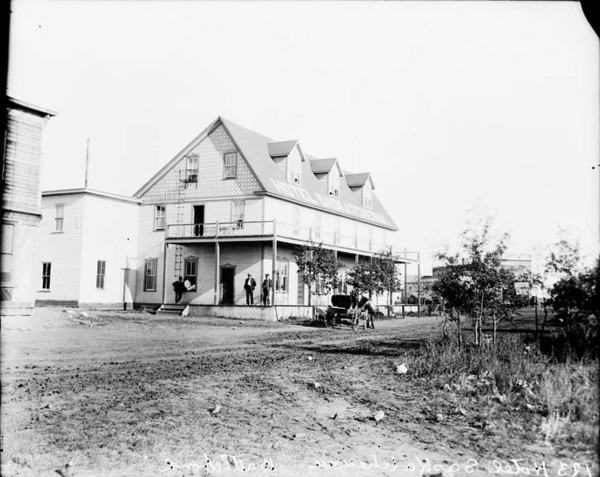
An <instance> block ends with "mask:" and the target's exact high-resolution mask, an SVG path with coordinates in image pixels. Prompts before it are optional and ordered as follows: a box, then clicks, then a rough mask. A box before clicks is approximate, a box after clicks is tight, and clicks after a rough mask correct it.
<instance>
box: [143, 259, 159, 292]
mask: <svg viewBox="0 0 600 477" xmlns="http://www.w3.org/2000/svg"><path fill="white" fill-rule="evenodd" d="M157 268H158V260H157V259H156V258H153V259H150V260H146V264H145V266H144V291H156V270H157Z"/></svg>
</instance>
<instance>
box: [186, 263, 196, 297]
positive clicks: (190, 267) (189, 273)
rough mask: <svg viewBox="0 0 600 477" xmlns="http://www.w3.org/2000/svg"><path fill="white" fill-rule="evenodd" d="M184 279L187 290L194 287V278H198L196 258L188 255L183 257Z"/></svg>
mask: <svg viewBox="0 0 600 477" xmlns="http://www.w3.org/2000/svg"><path fill="white" fill-rule="evenodd" d="M184 270H185V279H184V283H185V284H186V288H187V289H188V291H191V290H195V289H196V280H197V278H198V259H196V258H195V257H188V258H186V259H185V268H184Z"/></svg>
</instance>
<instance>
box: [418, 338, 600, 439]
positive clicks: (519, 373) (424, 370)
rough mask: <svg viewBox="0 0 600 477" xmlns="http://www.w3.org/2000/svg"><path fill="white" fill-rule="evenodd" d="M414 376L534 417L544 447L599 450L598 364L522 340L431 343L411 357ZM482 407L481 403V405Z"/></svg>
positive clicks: (470, 397) (481, 400)
mask: <svg viewBox="0 0 600 477" xmlns="http://www.w3.org/2000/svg"><path fill="white" fill-rule="evenodd" d="M407 364H408V368H409V369H410V372H411V374H412V375H413V376H415V377H416V378H417V379H420V380H422V381H424V382H427V384H428V385H429V386H433V387H435V388H437V389H445V390H447V391H452V392H455V393H457V394H458V395H460V396H463V398H464V399H471V400H475V401H478V402H479V403H480V404H482V403H485V402H489V399H490V398H494V399H495V400H496V401H497V402H499V403H501V404H502V405H503V406H505V407H506V408H507V409H510V410H512V411H515V410H518V411H521V412H524V413H526V414H529V415H532V416H533V417H534V419H535V420H536V421H537V422H538V425H539V428H540V431H541V432H540V434H541V435H542V436H543V438H544V440H545V441H546V442H553V443H557V444H558V443H560V444H563V445H566V446H567V447H568V446H569V445H570V444H571V445H575V446H579V447H581V446H586V447H587V448H597V447H598V444H599V440H598V425H599V418H598V398H599V396H598V384H599V379H598V365H597V361H595V360H591V359H587V358H586V359H579V360H577V359H576V358H569V359H567V360H566V361H564V362H556V360H553V359H551V358H550V357H548V356H545V355H543V354H541V353H539V352H537V350H536V349H535V348H534V347H533V346H530V345H526V344H525V341H524V338H523V337H520V336H501V337H499V338H498V343H496V345H495V346H491V347H488V348H485V347H480V346H475V345H473V344H472V343H467V344H465V345H463V346H458V344H457V343H456V341H455V340H445V341H439V342H428V343H426V344H424V345H423V346H422V348H421V349H420V350H417V351H416V352H411V353H410V354H409V355H408V356H407ZM482 405H483V404H482Z"/></svg>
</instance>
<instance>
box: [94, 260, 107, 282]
mask: <svg viewBox="0 0 600 477" xmlns="http://www.w3.org/2000/svg"><path fill="white" fill-rule="evenodd" d="M105 272H106V261H104V260H98V265H97V266H96V288H104V274H105Z"/></svg>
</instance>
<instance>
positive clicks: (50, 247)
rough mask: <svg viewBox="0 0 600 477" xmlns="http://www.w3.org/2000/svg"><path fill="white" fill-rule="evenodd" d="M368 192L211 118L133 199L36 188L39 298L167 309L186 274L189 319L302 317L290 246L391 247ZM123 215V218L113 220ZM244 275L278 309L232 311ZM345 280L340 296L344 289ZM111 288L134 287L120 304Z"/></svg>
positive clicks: (328, 165) (302, 294)
mask: <svg viewBox="0 0 600 477" xmlns="http://www.w3.org/2000/svg"><path fill="white" fill-rule="evenodd" d="M373 189H374V184H373V179H372V177H371V175H370V174H369V173H359V174H350V173H347V172H346V171H344V170H343V169H342V168H341V166H340V163H339V160H338V159H337V158H327V159H317V158H314V157H312V156H310V155H308V154H306V153H305V151H304V150H303V148H302V147H301V146H300V143H299V141H298V140H286V141H275V140H273V139H270V138H268V137H266V136H263V135H261V134H258V133H256V132H253V131H250V130H248V129H246V128H244V127H242V126H239V125H237V124H234V123H232V122H230V121H228V120H225V119H223V118H218V119H216V120H215V121H214V122H213V123H212V124H210V125H209V126H208V127H207V128H206V129H205V130H204V131H203V132H201V133H200V134H199V135H198V136H197V137H196V138H195V139H194V140H193V141H191V142H190V143H189V144H187V145H186V146H185V147H184V148H183V149H182V150H181V152H180V153H179V154H177V155H176V156H175V157H174V158H173V159H172V160H171V161H169V162H168V163H167V164H166V165H165V166H164V167H163V168H162V169H161V170H159V171H158V172H157V173H156V174H155V175H154V176H153V177H152V178H151V179H150V180H149V181H148V182H147V183H146V184H144V185H143V186H142V187H141V188H140V189H139V190H138V191H137V192H136V193H135V194H134V197H132V198H127V197H119V196H115V195H114V194H106V193H100V192H99V191H90V190H87V189H83V190H66V191H54V192H47V193H44V196H43V203H44V225H43V227H42V229H43V230H42V233H41V241H42V242H43V243H42V244H41V246H40V256H39V261H40V263H45V264H46V267H47V270H49V271H50V272H49V273H47V276H44V277H41V278H42V280H46V281H45V282H43V285H44V288H43V289H42V290H40V291H39V292H38V293H37V294H36V296H37V299H38V303H40V304H41V303H46V304H50V303H52V302H54V303H60V302H65V301H66V302H68V303H69V304H73V305H75V304H77V305H78V306H85V305H88V304H89V305H90V306H96V305H98V304H99V303H113V304H114V303H117V302H119V301H120V300H118V299H116V298H119V296H121V300H123V302H126V303H128V302H129V301H130V300H131V301H132V302H133V303H134V304H135V305H136V306H152V307H159V306H161V305H162V306H173V305H174V302H175V293H174V290H173V286H172V283H173V282H174V281H176V280H177V279H178V277H182V279H183V280H184V281H185V282H187V283H188V291H187V292H186V293H184V296H183V299H182V300H181V306H188V307H189V312H190V314H202V315H203V316H208V315H211V314H212V315H218V316H227V315H226V313H228V312H227V309H230V312H231V313H236V314H237V315H236V316H242V315H240V314H241V313H248V314H253V315H256V316H257V317H258V316H260V317H263V318H268V319H273V318H281V317H282V316H289V315H296V316H300V315H301V313H306V312H307V310H300V308H302V307H306V305H307V304H308V302H309V296H308V290H307V288H306V287H305V285H304V284H303V282H302V275H301V273H299V271H298V268H297V266H296V262H295V260H294V253H295V251H296V247H298V246H301V245H308V244H319V243H320V244H323V247H324V248H327V249H330V250H333V251H335V253H336V256H337V260H338V261H339V262H340V263H342V264H344V265H345V266H346V267H348V268H350V267H352V266H353V265H354V264H355V263H356V261H357V260H359V259H360V258H368V257H372V256H374V255H375V254H377V253H378V252H379V251H381V250H383V249H385V248H386V247H388V246H391V245H393V244H394V236H395V232H396V230H397V227H396V225H395V223H394V222H393V220H392V219H391V217H390V215H389V214H388V212H387V211H386V210H385V208H384V207H383V205H382V204H381V203H380V202H379V200H378V199H377V197H376V196H375V195H374V193H373ZM92 204H94V205H92ZM113 207H114V208H115V209H114V211H113V212H110V211H111V210H112V209H111V208H113ZM117 211H118V212H117ZM120 214H123V217H128V218H127V219H125V218H123V219H122V220H120V221H118V220H117V219H116V217H117V216H118V215H120ZM57 224H58V225H57ZM61 224H62V225H61ZM133 224H135V228H136V232H134V231H132V225H133ZM61 226H62V227H63V229H62V232H61V231H57V230H56V227H59V228H60V227H61ZM136 234H137V235H136ZM127 237H128V238H129V239H130V240H129V242H127V241H126V238H127ZM126 247H127V249H126ZM111 250H112V252H111ZM397 261H398V263H401V262H403V261H407V262H410V263H414V260H408V259H406V258H398V260H397ZM123 268H130V269H131V270H130V271H129V274H128V277H125V274H124V273H121V272H117V271H118V270H122V269H123ZM119 273H121V275H119ZM249 273H250V274H252V276H253V277H254V279H255V280H256V283H257V288H256V289H255V292H254V303H255V305H260V304H261V285H262V283H263V281H264V280H265V275H266V274H269V280H271V283H272V286H271V288H270V289H269V297H268V298H269V299H268V303H269V304H270V305H277V310H274V308H273V307H253V309H242V308H241V307H240V308H236V309H235V311H232V310H233V308H230V307H239V306H243V305H245V303H246V294H245V291H244V283H245V280H246V277H247V276H248V274H249ZM111 274H112V275H111ZM100 275H103V276H104V277H105V278H104V282H103V286H104V289H102V290H100V289H99V287H98V286H97V284H98V283H100V282H98V281H97V280H99V278H98V277H99V276H100ZM341 278H342V280H341V283H340V286H339V289H338V290H337V291H338V292H342V293H343V292H348V287H347V286H346V281H345V276H344V275H343V274H342V277H341ZM78 283H80V285H78ZM267 283H268V282H267ZM94 284H96V285H94ZM109 287H110V290H109ZM119 290H124V293H125V294H126V295H127V294H128V293H129V294H130V295H127V297H126V298H127V299H126V300H125V298H122V295H119ZM312 302H313V303H314V297H313V300H312ZM228 307H229V308H228Z"/></svg>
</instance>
